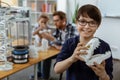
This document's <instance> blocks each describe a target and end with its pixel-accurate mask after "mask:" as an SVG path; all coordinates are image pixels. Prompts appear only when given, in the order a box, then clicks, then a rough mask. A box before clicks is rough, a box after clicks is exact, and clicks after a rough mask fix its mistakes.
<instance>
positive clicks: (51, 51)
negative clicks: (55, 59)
mask: <svg viewBox="0 0 120 80" xmlns="http://www.w3.org/2000/svg"><path fill="white" fill-rule="evenodd" d="M58 52H59V50H57V49H55V48H50V49H49V50H48V51H45V52H41V51H40V52H39V57H38V58H30V59H29V62H28V63H25V64H14V65H13V69H12V70H8V71H0V79H3V78H5V77H7V76H10V75H11V74H14V73H16V72H18V71H21V70H23V69H25V68H28V67H30V66H32V65H34V64H36V63H38V62H40V61H43V60H45V59H47V58H50V57H52V56H54V55H57V54H58Z"/></svg>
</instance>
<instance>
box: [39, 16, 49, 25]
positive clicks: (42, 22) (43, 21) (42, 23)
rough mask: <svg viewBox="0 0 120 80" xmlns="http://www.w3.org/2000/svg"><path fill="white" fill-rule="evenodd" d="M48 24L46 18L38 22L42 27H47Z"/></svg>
mask: <svg viewBox="0 0 120 80" xmlns="http://www.w3.org/2000/svg"><path fill="white" fill-rule="evenodd" d="M47 22H48V20H47V19H45V18H41V19H40V20H39V21H38V23H39V24H40V25H41V26H42V25H47Z"/></svg>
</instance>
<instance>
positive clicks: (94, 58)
mask: <svg viewBox="0 0 120 80" xmlns="http://www.w3.org/2000/svg"><path fill="white" fill-rule="evenodd" d="M99 45H100V42H99V40H98V39H97V38H93V39H91V40H90V41H89V42H88V43H87V44H86V47H88V50H87V53H88V54H86V55H80V57H82V58H83V59H84V61H85V62H86V64H87V65H94V62H96V63H98V64H101V62H102V61H104V60H106V59H107V58H109V57H110V56H111V52H110V51H107V52H105V54H96V55H93V54H94V50H95V49H96V48H98V47H99ZM80 51H82V50H80Z"/></svg>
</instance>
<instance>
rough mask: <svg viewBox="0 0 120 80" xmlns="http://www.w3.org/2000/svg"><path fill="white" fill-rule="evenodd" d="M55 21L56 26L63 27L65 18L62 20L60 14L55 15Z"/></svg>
mask: <svg viewBox="0 0 120 80" xmlns="http://www.w3.org/2000/svg"><path fill="white" fill-rule="evenodd" d="M53 22H54V24H55V26H56V28H58V29H61V28H62V27H63V23H64V20H61V19H60V18H59V16H57V15H56V16H53Z"/></svg>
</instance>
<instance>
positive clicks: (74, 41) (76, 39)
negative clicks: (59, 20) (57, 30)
mask: <svg viewBox="0 0 120 80" xmlns="http://www.w3.org/2000/svg"><path fill="white" fill-rule="evenodd" d="M67 42H68V43H70V44H72V43H73V44H76V43H78V42H79V36H74V37H71V38H69V39H68V40H67Z"/></svg>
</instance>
